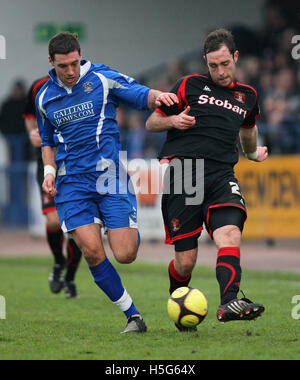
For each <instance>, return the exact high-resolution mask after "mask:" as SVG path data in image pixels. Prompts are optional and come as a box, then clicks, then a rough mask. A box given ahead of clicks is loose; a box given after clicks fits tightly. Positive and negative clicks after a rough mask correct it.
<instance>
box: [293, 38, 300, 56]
mask: <svg viewBox="0 0 300 380" xmlns="http://www.w3.org/2000/svg"><path fill="white" fill-rule="evenodd" d="M292 44H293V45H295V46H294V47H293V49H292V57H293V58H294V59H300V35H299V34H297V35H295V36H293V37H292Z"/></svg>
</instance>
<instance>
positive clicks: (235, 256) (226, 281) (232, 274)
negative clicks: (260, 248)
mask: <svg viewBox="0 0 300 380" xmlns="http://www.w3.org/2000/svg"><path fill="white" fill-rule="evenodd" d="M216 275H217V280H218V282H219V286H220V295H221V305H224V304H226V303H227V302H229V301H231V300H233V299H234V298H237V294H238V292H239V290H240V282H241V276H242V269H241V266H240V249H239V248H238V247H226V248H221V249H220V250H219V253H218V259H217V267H216Z"/></svg>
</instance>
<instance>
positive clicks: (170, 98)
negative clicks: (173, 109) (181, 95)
mask: <svg viewBox="0 0 300 380" xmlns="http://www.w3.org/2000/svg"><path fill="white" fill-rule="evenodd" d="M176 103H178V98H177V95H176V94H173V93H172V92H162V93H161V94H159V95H158V97H157V98H156V99H155V105H156V107H160V106H162V105H163V104H164V105H166V106H168V107H170V106H173V105H174V104H176Z"/></svg>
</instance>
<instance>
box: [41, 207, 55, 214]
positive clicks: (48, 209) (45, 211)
mask: <svg viewBox="0 0 300 380" xmlns="http://www.w3.org/2000/svg"><path fill="white" fill-rule="evenodd" d="M53 211H56V207H55V206H52V207H49V208H45V209H44V210H43V215H46V214H48V213H49V212H53Z"/></svg>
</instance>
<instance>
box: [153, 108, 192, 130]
mask: <svg viewBox="0 0 300 380" xmlns="http://www.w3.org/2000/svg"><path fill="white" fill-rule="evenodd" d="M190 109H191V108H190V106H188V107H187V108H186V109H185V110H184V111H182V112H181V113H180V114H179V115H171V116H165V115H162V114H161V113H158V112H153V113H152V115H151V116H150V117H149V119H148V120H147V122H146V129H147V130H148V131H149V132H164V131H167V130H168V129H171V128H176V129H180V130H181V131H185V130H187V129H189V128H191V127H192V126H193V125H195V123H196V119H195V117H194V116H190V115H189V112H190Z"/></svg>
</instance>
